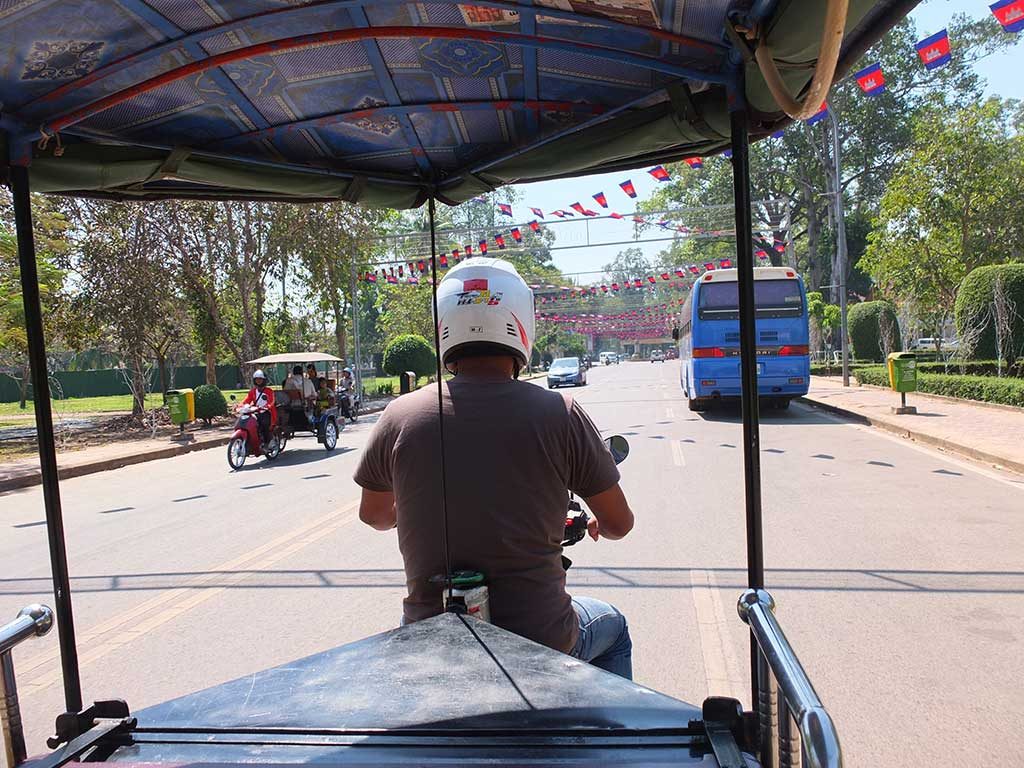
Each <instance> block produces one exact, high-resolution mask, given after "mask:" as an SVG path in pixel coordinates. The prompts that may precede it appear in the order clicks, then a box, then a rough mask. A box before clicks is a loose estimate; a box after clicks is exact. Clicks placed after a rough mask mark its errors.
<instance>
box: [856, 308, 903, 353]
mask: <svg viewBox="0 0 1024 768" xmlns="http://www.w3.org/2000/svg"><path fill="white" fill-rule="evenodd" d="M847 323H848V325H849V330H850V345H851V346H852V347H853V356H854V357H855V358H857V359H859V360H872V361H875V362H881V361H882V360H885V356H886V355H887V354H888V353H889V352H892V351H893V350H897V349H900V348H901V347H902V341H901V339H900V331H899V324H898V323H897V321H896V312H895V310H894V309H893V307H892V305H891V304H890V303H889V302H887V301H865V302H862V303H860V304H854V305H853V306H852V307H850V312H849V316H848V317H847Z"/></svg>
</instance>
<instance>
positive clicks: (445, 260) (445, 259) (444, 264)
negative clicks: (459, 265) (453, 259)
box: [437, 253, 448, 269]
mask: <svg viewBox="0 0 1024 768" xmlns="http://www.w3.org/2000/svg"><path fill="white" fill-rule="evenodd" d="M437 263H438V264H440V265H441V269H447V268H448V257H447V256H445V255H444V254H443V253H442V254H441V255H440V256H439V257H438V259H437Z"/></svg>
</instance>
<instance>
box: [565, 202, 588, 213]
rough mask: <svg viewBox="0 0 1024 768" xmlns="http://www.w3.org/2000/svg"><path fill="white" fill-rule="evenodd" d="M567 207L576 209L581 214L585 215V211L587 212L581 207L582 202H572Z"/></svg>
mask: <svg viewBox="0 0 1024 768" xmlns="http://www.w3.org/2000/svg"><path fill="white" fill-rule="evenodd" d="M569 207H570V208H572V209H573V210H574V211H576V213H579V214H583V215H586V213H587V209H586V208H584V207H583V205H582V203H573V204H572V205H570V206H569Z"/></svg>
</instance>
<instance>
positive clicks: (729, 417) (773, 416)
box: [697, 400, 836, 426]
mask: <svg viewBox="0 0 1024 768" xmlns="http://www.w3.org/2000/svg"><path fill="white" fill-rule="evenodd" d="M757 414H758V420H759V421H760V423H762V424H798V425H800V426H809V425H810V426H814V425H826V424H829V425H835V423H836V421H835V417H833V416H830V415H826V414H824V413H821V412H819V411H816V410H814V409H813V408H800V407H794V406H790V407H789V408H788V409H786V410H780V409H778V408H771V407H770V406H769V405H768V404H767V403H761V404H760V405H759V407H758V409H757ZM697 415H698V416H700V418H701V419H702V420H703V421H710V422H716V423H722V424H742V423H743V413H742V411H741V410H740V403H739V401H738V400H737V401H736V402H733V401H731V400H728V401H726V400H719V401H716V402H714V403H712V404H711V405H710V406H708V408H707V410H704V411H699V412H698V413H697Z"/></svg>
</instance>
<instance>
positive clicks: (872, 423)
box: [797, 397, 1024, 474]
mask: <svg viewBox="0 0 1024 768" xmlns="http://www.w3.org/2000/svg"><path fill="white" fill-rule="evenodd" d="M797 401H798V402H801V403H803V404H804V405H809V406H811V407H812V408H818V409H820V410H823V411H828V412H829V413H834V414H836V415H839V416H843V417H846V418H848V419H851V420H853V421H856V422H858V423H860V424H864V425H866V426H869V427H875V428H877V429H881V430H884V431H886V432H889V433H890V434H893V435H896V436H898V437H902V438H904V439H908V440H913V441H915V442H918V443H924V444H926V445H930V446H933V447H935V448H941V449H942V450H944V451H949V452H950V453H956V454H959V455H960V456H964V457H966V458H968V459H973V460H975V461H981V462H984V463H985V464H991V465H994V466H996V467H999V468H1002V469H1009V470H1012V471H1014V472H1019V473H1021V474H1024V462H1020V461H1016V460H1014V459H1007V458H1006V457H1005V456H997V455H996V454H994V453H988V452H986V451H980V450H978V449H977V448H972V447H971V446H969V445H962V444H961V443H953V442H950V441H949V440H944V439H943V438H941V437H935V436H934V435H929V434H926V433H924V432H917V431H915V430H913V429H907V428H906V427H905V426H903V425H902V424H896V423H894V422H892V421H889V420H887V419H879V418H877V417H871V416H865V415H864V414H863V413H859V412H857V411H851V410H848V409H846V408H841V407H839V406H838V405H832V404H831V403H822V402H820V401H818V400H814V399H812V398H809V397H798V398H797Z"/></svg>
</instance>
